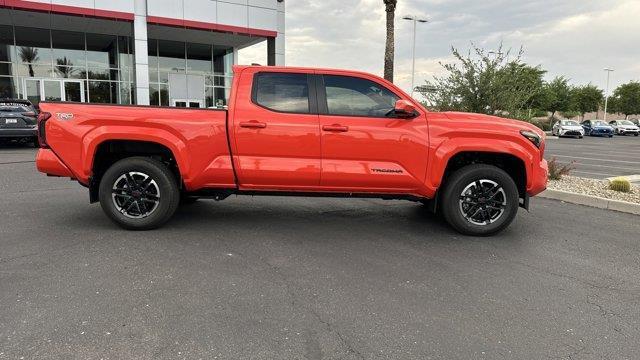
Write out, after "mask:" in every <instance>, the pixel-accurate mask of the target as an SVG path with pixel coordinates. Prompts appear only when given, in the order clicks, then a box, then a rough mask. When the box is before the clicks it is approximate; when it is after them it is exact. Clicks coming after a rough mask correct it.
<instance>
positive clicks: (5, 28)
mask: <svg viewBox="0 0 640 360" xmlns="http://www.w3.org/2000/svg"><path fill="white" fill-rule="evenodd" d="M14 57H15V55H14V54H13V27H11V26H9V25H0V61H9V62H11V61H14V60H15V59H14Z"/></svg>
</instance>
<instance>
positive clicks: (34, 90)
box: [25, 80, 40, 105]
mask: <svg viewBox="0 0 640 360" xmlns="http://www.w3.org/2000/svg"><path fill="white" fill-rule="evenodd" d="M25 85H26V89H25V90H26V93H27V99H28V100H29V101H31V103H32V104H33V105H37V104H39V103H40V80H26V81H25Z"/></svg>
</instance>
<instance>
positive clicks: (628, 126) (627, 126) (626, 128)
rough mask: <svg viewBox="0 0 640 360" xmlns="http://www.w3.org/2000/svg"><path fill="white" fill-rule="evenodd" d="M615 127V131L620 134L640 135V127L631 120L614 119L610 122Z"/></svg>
mask: <svg viewBox="0 0 640 360" xmlns="http://www.w3.org/2000/svg"><path fill="white" fill-rule="evenodd" d="M609 125H611V126H612V127H613V131H614V132H615V133H616V134H618V135H627V134H633V135H634V136H638V134H640V128H639V127H638V126H637V125H635V124H634V123H632V122H631V121H629V120H613V121H610V122H609Z"/></svg>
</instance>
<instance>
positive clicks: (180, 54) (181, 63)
mask: <svg viewBox="0 0 640 360" xmlns="http://www.w3.org/2000/svg"><path fill="white" fill-rule="evenodd" d="M184 47H185V43H183V42H178V41H168V40H158V52H159V57H158V61H159V67H160V73H169V72H182V73H183V72H185V70H186V66H187V64H186V59H185V53H184V50H185V49H184Z"/></svg>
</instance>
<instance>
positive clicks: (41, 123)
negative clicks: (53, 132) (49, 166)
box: [38, 112, 51, 149]
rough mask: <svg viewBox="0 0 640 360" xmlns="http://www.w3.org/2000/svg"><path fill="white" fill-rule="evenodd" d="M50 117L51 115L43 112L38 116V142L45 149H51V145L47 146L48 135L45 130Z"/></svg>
mask: <svg viewBox="0 0 640 360" xmlns="http://www.w3.org/2000/svg"><path fill="white" fill-rule="evenodd" d="M50 117H51V114H50V113H48V112H41V113H40V115H38V141H39V142H40V147H41V148H43V149H48V148H49V145H47V133H46V130H45V124H46V123H47V120H49V118H50Z"/></svg>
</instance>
